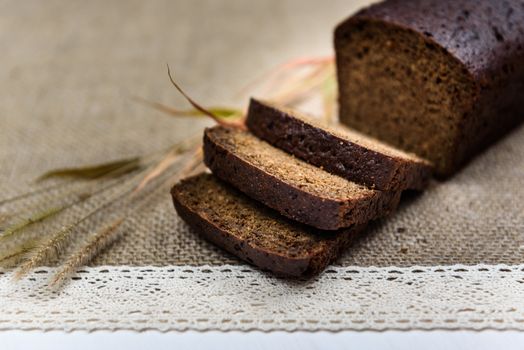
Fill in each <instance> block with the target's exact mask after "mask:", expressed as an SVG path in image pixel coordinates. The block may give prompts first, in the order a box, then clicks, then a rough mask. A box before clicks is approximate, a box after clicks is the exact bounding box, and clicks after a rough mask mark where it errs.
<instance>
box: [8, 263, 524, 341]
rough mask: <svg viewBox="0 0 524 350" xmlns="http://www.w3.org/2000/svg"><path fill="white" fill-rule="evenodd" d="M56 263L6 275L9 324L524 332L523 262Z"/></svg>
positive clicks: (27, 326)
mask: <svg viewBox="0 0 524 350" xmlns="http://www.w3.org/2000/svg"><path fill="white" fill-rule="evenodd" d="M52 272H53V269H52V268H42V269H39V270H38V271H35V272H34V273H33V274H32V275H30V276H29V277H28V278H26V279H24V280H22V281H20V282H17V283H15V282H13V281H12V276H11V274H12V273H11V272H9V271H4V272H3V275H2V276H0V298H1V301H2V308H1V311H0V328H1V329H41V330H51V329H61V330H77V329H81V330H89V331H91V330H98V329H106V330H116V329H130V330H137V331H138V330H145V329H155V330H160V331H167V330H187V329H192V330H212V329H213V330H252V329H256V330H265V331H269V330H289V331H291V330H331V331H338V330H348V329H353V330H365V329H366V330H369V329H374V330H384V329H437V328H445V329H456V328H467V329H484V328H494V329H520V330H524V265H514V266H507V265H477V266H460V265H456V266H442V267H410V268H395V267H390V268H362V267H359V268H352V267H332V268H330V269H328V270H327V271H326V272H325V273H324V274H322V275H321V276H319V277H318V278H316V279H313V280H311V281H305V282H301V281H288V280H282V279H277V278H274V277H272V276H270V275H268V274H264V273H261V272H259V271H257V270H255V269H252V268H249V267H243V266H233V265H226V266H220V267H218V266H199V267H190V266H173V267H117V266H107V267H96V268H86V269H84V270H81V271H78V273H77V274H76V276H75V277H74V280H73V281H71V283H69V284H67V285H66V286H65V287H63V288H62V289H60V290H52V289H49V288H48V287H45V284H46V283H47V282H48V280H49V279H50V277H51V273H52Z"/></svg>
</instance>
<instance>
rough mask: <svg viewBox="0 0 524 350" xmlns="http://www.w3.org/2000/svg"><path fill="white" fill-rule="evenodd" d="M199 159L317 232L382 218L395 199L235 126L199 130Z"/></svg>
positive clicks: (232, 181) (392, 193) (236, 184)
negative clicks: (201, 156) (201, 150)
mask: <svg viewBox="0 0 524 350" xmlns="http://www.w3.org/2000/svg"><path fill="white" fill-rule="evenodd" d="M204 161H205V163H206V165H207V166H208V167H209V168H210V169H211V171H213V173H214V174H215V175H216V176H217V177H219V178H221V179H222V180H225V181H227V182H229V183H231V184H232V185H233V186H235V187H236V188H238V189H239V190H241V191H242V192H244V193H246V194H247V195H248V196H250V197H252V198H254V199H256V200H258V201H260V202H262V203H263V204H265V205H267V206H269V207H271V208H273V209H275V210H277V211H278V212H280V213H281V214H282V215H285V216H287V217H289V218H291V219H294V220H296V221H299V222H302V223H304V224H307V225H311V226H313V227H316V228H319V229H323V230H336V229H339V228H343V227H349V226H351V225H353V224H358V223H365V222H368V221H369V220H372V219H375V218H377V217H380V216H384V215H386V214H388V213H389V212H391V211H392V210H394V209H395V208H396V206H397V204H398V202H399V199H400V193H399V192H394V191H390V192H383V191H376V190H371V189H368V188H367V187H365V186H362V185H358V184H356V183H354V182H351V181H348V180H346V179H343V178H341V177H339V176H336V175H332V174H330V173H328V172H326V171H324V170H322V169H320V168H317V167H315V166H313V165H311V164H308V163H306V162H304V161H302V160H300V159H297V158H295V157H293V156H292V155H290V154H288V153H286V152H284V151H282V150H279V149H278V148H275V147H273V146H271V145H269V144H268V143H267V142H265V141H262V140H260V139H258V138H257V137H255V136H254V135H253V134H251V133H249V132H247V131H243V130H240V129H235V128H226V127H223V126H216V127H214V128H210V129H206V130H205V132H204Z"/></svg>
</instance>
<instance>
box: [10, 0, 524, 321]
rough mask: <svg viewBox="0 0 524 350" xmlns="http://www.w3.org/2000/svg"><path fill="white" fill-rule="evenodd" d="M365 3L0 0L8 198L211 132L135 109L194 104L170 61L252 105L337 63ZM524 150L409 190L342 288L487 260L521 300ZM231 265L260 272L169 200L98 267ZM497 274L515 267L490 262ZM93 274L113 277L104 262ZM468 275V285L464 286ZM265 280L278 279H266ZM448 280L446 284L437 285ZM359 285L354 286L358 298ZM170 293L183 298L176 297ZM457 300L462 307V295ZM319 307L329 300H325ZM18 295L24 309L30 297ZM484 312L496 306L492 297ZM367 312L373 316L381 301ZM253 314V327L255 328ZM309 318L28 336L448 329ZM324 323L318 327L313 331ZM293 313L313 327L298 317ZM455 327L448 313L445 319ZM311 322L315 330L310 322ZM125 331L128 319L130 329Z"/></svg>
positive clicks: (192, 85) (207, 91) (484, 159)
mask: <svg viewBox="0 0 524 350" xmlns="http://www.w3.org/2000/svg"><path fill="white" fill-rule="evenodd" d="M366 2H367V1H330V2H328V3H326V2H320V1H299V0H293V1H290V0H287V1H276V0H275V1H256V2H255V1H249V2H247V1H240V0H238V1H233V0H227V1H211V0H209V1H203V0H198V1H189V0H187V1H152V2H144V1H110V2H108V1H89V2H83V1H46V2H39V1H24V2H19V1H3V2H1V3H0V47H1V49H2V50H1V51H2V60H1V62H2V66H1V69H0V160H1V163H0V164H1V166H0V178H1V179H2V181H1V184H0V193H2V196H1V197H8V196H10V195H14V194H16V193H19V192H20V191H24V189H27V188H29V187H31V186H33V185H32V183H31V180H33V179H34V178H35V176H37V175H38V174H40V173H42V172H43V171H45V170H48V169H52V168H56V167H62V166H70V165H78V164H86V163H96V162H99V161H106V160H109V159H116V158H121V157H125V156H132V155H136V154H143V153H145V152H149V151H153V150H159V149H162V148H164V147H167V146H168V145H170V144H172V143H173V142H174V141H175V140H178V139H180V138H181V137H184V136H187V135H188V134H190V133H192V132H197V131H198V130H200V129H201V128H202V126H204V125H206V123H207V122H205V121H202V122H201V121H196V120H194V119H178V120H175V119H173V118H170V117H168V116H164V115H162V114H161V113H159V112H156V111H153V110H151V109H148V108H147V107H144V106H142V105H140V104H137V103H135V102H133V101H132V100H131V99H130V96H131V95H138V96H141V97H145V98H150V99H153V100H157V101H160V102H163V103H165V104H169V105H174V106H182V105H183V103H184V102H183V100H182V99H181V98H180V97H179V96H178V95H177V93H176V91H174V89H173V88H172V87H171V86H170V85H169V83H168V80H167V77H166V69H165V63H169V64H170V65H171V66H172V67H173V68H174V70H175V73H176V76H177V79H178V81H179V82H181V83H182V84H183V85H184V86H185V87H186V89H187V90H188V91H190V93H191V94H192V96H194V97H196V98H198V99H199V100H200V101H205V102H206V103H207V104H233V105H235V104H236V105H240V106H242V105H243V104H245V102H246V101H245V99H237V100H234V99H233V98H232V96H233V95H234V93H235V92H236V91H238V90H240V89H241V88H242V87H243V86H244V85H245V84H246V83H247V82H249V81H250V80H251V79H253V78H255V77H257V76H259V75H260V74H261V73H263V72H265V71H267V70H268V69H269V68H271V67H273V66H274V65H276V64H278V63H281V62H283V61H286V60H288V59H291V58H296V57H299V56H315V55H325V54H330V53H331V52H332V29H333V27H334V25H335V24H336V23H337V22H338V21H340V20H341V19H343V18H344V17H345V16H346V15H348V14H350V13H351V12H353V11H354V10H355V9H356V8H358V7H360V6H361V5H362V4H364V3H366ZM523 149H524V128H522V127H521V128H519V129H517V130H515V131H514V132H513V133H512V134H510V135H508V136H507V137H506V138H504V139H503V140H502V141H501V142H499V143H498V144H496V145H495V146H493V147H492V148H490V149H489V150H488V151H487V152H485V153H484V154H482V155H480V156H479V157H477V158H476V159H475V160H474V161H473V162H472V163H471V164H470V165H468V166H467V167H466V168H465V169H464V170H463V171H462V172H460V173H459V174H458V175H457V176H455V177H454V178H453V179H451V180H449V181H446V182H433V183H432V184H431V186H430V188H429V189H428V190H427V191H426V192H425V193H424V194H423V195H419V196H415V195H409V196H407V197H406V198H405V199H404V200H403V203H402V205H401V207H400V209H399V210H398V212H397V213H396V214H395V215H394V216H392V217H390V218H387V219H385V220H382V221H379V222H377V223H375V224H373V225H372V227H370V229H369V230H368V231H367V233H366V234H365V236H363V237H362V239H360V240H359V241H358V242H357V243H356V244H355V245H354V246H353V247H352V248H351V249H350V250H348V251H347V252H346V253H345V254H344V256H343V257H342V258H341V259H340V260H339V261H338V262H337V263H336V266H338V267H336V268H335V269H342V270H343V272H340V271H342V270H340V271H339V270H333V271H335V272H336V271H338V273H339V274H340V276H339V280H338V282H339V283H350V282H348V280H347V279H344V278H343V275H344V274H345V273H348V271H350V272H351V271H353V270H356V271H357V272H358V271H364V272H366V271H368V272H369V270H366V269H368V267H378V270H379V271H382V272H384V273H386V274H388V273H390V272H391V269H388V267H390V266H396V267H399V269H400V270H399V271H406V272H409V271H413V269H410V267H411V266H415V265H417V266H426V267H428V269H429V270H430V272H431V271H433V272H434V271H435V270H436V271H437V272H439V271H440V270H439V269H438V268H434V266H438V265H448V266H449V265H451V266H453V265H456V264H461V265H477V264H487V265H488V267H480V268H474V270H475V271H477V272H479V273H481V274H482V272H483V271H488V272H489V276H488V279H489V280H490V281H492V282H493V279H494V278H495V279H497V278H498V277H499V276H498V274H500V273H501V272H499V270H501V269H502V270H503V271H504V270H507V271H506V272H511V273H513V274H514V275H512V277H511V278H513V277H514V281H515V283H513V284H510V285H509V286H507V288H506V287H505V288H506V289H505V290H506V291H507V293H508V295H509V296H514V297H520V299H522V297H523V296H524V294H523V288H522V286H523V285H524V284H523V279H522V277H523V276H522V269H521V268H519V267H518V266H519V264H522V263H524V200H523V199H522V198H524V186H523V185H524V180H523V178H524V152H522V150H523ZM224 264H229V265H228V268H229V269H233V270H234V271H235V268H236V269H239V271H244V273H247V274H255V276H258V275H256V274H257V272H256V271H253V270H252V269H250V268H247V266H246V265H243V264H242V263H241V262H239V261H238V260H237V259H235V258H234V257H232V256H231V255H228V254H226V253H224V252H222V251H220V250H218V249H216V248H215V247H213V246H212V245H210V244H208V243H206V242H204V241H202V240H201V239H199V238H198V237H197V236H195V234H194V233H193V232H191V231H190V230H188V229H187V227H186V226H185V224H184V223H183V222H181V221H180V220H179V218H178V217H177V216H176V214H175V212H174V210H173V208H172V203H171V201H170V198H169V194H168V193H167V192H166V193H164V194H163V195H160V196H159V197H158V200H156V201H155V202H154V205H151V206H149V207H148V208H147V210H145V211H143V212H142V215H140V216H137V217H135V218H134V220H133V222H132V225H128V226H127V227H126V234H125V235H124V237H123V238H122V239H121V240H119V241H118V242H117V243H116V244H114V245H113V246H112V247H111V249H110V250H108V251H107V252H105V253H103V254H102V255H100V256H99V257H98V258H96V260H95V261H94V262H93V263H92V265H93V266H105V265H127V266H131V269H133V268H132V266H137V267H141V266H158V267H159V271H161V273H160V274H159V275H158V276H162V274H163V273H166V270H164V269H162V268H161V267H164V266H173V270H171V271H181V272H180V273H182V274H183V273H184V272H183V271H186V270H187V269H188V267H187V266H193V268H195V269H196V270H198V271H200V272H201V269H200V270H199V266H208V267H209V269H210V270H209V271H218V270H217V269H220V267H221V266H222V265H224ZM497 264H505V265H508V266H507V267H503V268H493V267H490V266H492V265H497ZM176 266H180V268H177V267H176ZM208 267H206V269H207V268H208ZM381 268H384V269H383V270H380V269H381ZM402 268H404V270H402ZM189 269H190V270H191V268H189ZM242 269H244V270H242ZM88 270H89V269H88ZM113 270H114V271H113ZM113 270H111V271H113V273H114V274H115V276H119V274H118V273H119V272H118V271H120V270H118V269H113ZM153 270H154V268H153ZM444 270H446V269H444ZM444 270H442V271H444ZM448 270H449V268H448V269H447V270H446V271H448ZM455 270H457V269H454V270H453V269H451V270H449V271H455ZM462 270H463V271H469V272H468V273H471V270H468V268H464V267H461V268H458V272H457V273H458V274H460V272H461V271H462ZM92 271H95V272H96V271H100V270H99V269H98V270H97V269H96V268H93V270H92ZM126 271H128V272H129V270H126ZM132 271H134V273H138V274H140V271H142V270H140V268H138V269H136V268H135V270H132ZM148 271H152V270H148ZM206 271H207V270H206ZM95 272H93V273H95ZM106 272H107V271H106ZM426 272H427V271H426ZM488 272H486V273H488ZM203 273H204V274H205V273H206V272H205V271H204V272H203ZM375 273H376V271H375ZM468 273H465V276H462V277H461V276H458V277H457V278H459V279H460V278H465V279H467V276H468ZM146 275H147V273H146ZM428 275H431V274H430V273H428ZM158 276H156V277H155V278H159V277H158ZM485 277H486V276H484V277H482V278H480V279H481V280H482V279H483V278H485ZM253 278H254V277H253ZM260 278H261V279H263V280H266V279H270V277H268V276H263V277H260ZM417 278H418V277H417ZM431 278H434V277H431ZM431 278H429V279H431ZM116 279H118V277H116ZM160 279H161V278H160ZM501 279H504V276H501ZM215 280H216V279H215ZM254 280H256V278H254ZM437 280H438V278H437V279H435V280H434V281H433V282H434V283H437V284H438V281H437ZM319 281H320V282H319ZM319 281H317V283H328V282H326V281H329V279H328V278H327V277H321V278H320V280H319ZM446 281H447V280H446ZM77 282H78V281H77ZM368 282H369V281H368ZM368 282H366V283H368ZM433 282H432V283H433ZM470 282H471V281H470ZM517 282H518V283H517ZM74 283H75V282H73V283H72V284H74ZM78 283H80V282H78ZM261 283H262V285H264V283H263V282H261ZM274 283H275V282H274V281H273V282H271V283H269V282H268V283H267V284H268V285H274ZM428 283H429V282H428ZM468 283H469V282H468ZM87 285H89V284H87ZM177 285H178V286H179V287H180V284H177ZM408 285H410V284H408ZM493 285H497V283H494V284H493ZM367 286H368V287H369V283H368V284H367ZM477 286H478V284H477ZM26 287H27V286H26ZM26 287H23V288H26ZM288 287H289V286H288ZM470 287H471V286H470V285H469V284H467V283H466V284H465V285H464V286H462V288H463V290H466V288H470ZM5 288H8V287H5ZM9 288H11V287H9ZM16 288H22V287H16ZM180 288H182V287H180ZM236 288H240V287H236ZM330 288H331V287H330ZM351 288H356V287H355V286H354V285H353V286H351ZM375 288H379V286H376V287H375ZM472 288H473V289H474V288H477V287H472ZM260 289H261V290H263V288H262V287H260ZM368 289H369V288H367V287H366V284H365V283H364V285H363V286H362V288H361V289H360V291H361V292H362V293H369V292H370V291H369V290H368ZM444 289H445V288H444ZM477 289H479V290H482V292H486V293H487V294H489V295H490V296H491V299H490V300H491V302H492V303H499V302H500V301H501V300H502V299H501V298H502V295H501V294H500V293H499V294H497V293H494V292H493V290H491V291H490V289H489V288H488V289H487V291H486V289H483V288H482V284H481V287H478V288H477ZM0 290H2V288H1V287H0ZM358 291H359V289H358V288H357V289H355V290H353V291H352V292H353V293H358ZM346 292H347V290H346ZM294 293H296V291H295V292H294ZM412 293H415V294H416V293H418V292H414V291H412ZM211 294H212V293H211ZM408 294H409V293H408ZM415 294H413V295H415ZM13 295H14V294H13V293H11V292H10V293H7V294H3V296H4V297H7V296H10V297H13ZM417 295H419V296H420V293H419V294H417ZM479 295H480V294H479ZM508 295H505V296H504V298H505V300H508V298H509V297H508ZM215 296H216V295H215ZM172 297H173V298H176V295H175V296H172ZM397 297H398V295H397ZM433 297H435V296H433ZM20 298H21V297H20ZM64 298H65V297H64ZM137 298H138V297H137ZM449 298H451V299H453V295H451V296H449ZM474 298H476V297H474ZM510 299H511V298H510ZM520 299H519V298H517V299H515V300H520ZM9 300H11V302H12V301H13V300H12V299H9ZM17 300H18V299H17ZM315 300H317V301H318V302H319V303H321V300H319V299H315ZM448 300H449V299H448ZM18 301H20V303H19V307H20V308H22V309H23V308H24V301H23V300H22V299H20V300H18ZM455 301H457V303H456V304H455V305H456V306H457V310H458V309H460V303H461V302H462V301H461V299H460V298H458V297H457V299H456V300H455ZM476 302H477V304H478V303H482V302H483V301H482V300H480V301H478V300H477V301H476ZM297 303H298V302H297ZM415 304H416V302H415ZM423 304H430V303H428V299H425V300H423V299H421V300H420V301H419V305H423ZM517 304H518V305H515V304H512V305H511V307H509V306H508V310H506V311H504V310H502V309H500V310H499V311H500V312H501V313H502V314H499V315H498V316H497V317H492V318H491V321H489V320H487V318H485V323H482V322H484V321H482V322H481V324H480V326H479V322H477V323H475V321H471V320H475V319H477V321H478V319H479V317H480V316H478V315H479V314H482V312H484V311H482V312H480V311H479V312H477V313H476V312H473V315H474V316H475V317H474V316H471V317H470V318H468V319H464V320H463V321H461V322H462V323H460V324H459V325H458V326H459V327H465V328H484V327H497V328H522V327H523V326H524V325H523V323H522V322H523V321H522V319H523V318H524V305H523V304H522V303H519V302H517ZM42 305H45V303H43V304H42ZM485 305H487V306H489V305H492V304H490V303H487V302H486V303H485ZM361 307H363V308H365V307H366V305H361ZM466 309H467V308H466ZM488 309H489V308H488ZM221 310H222V311H223V312H226V311H227V312H231V310H224V309H221ZM284 310H287V309H286V308H284ZM333 310H334V312H336V310H335V309H333ZM366 310H367V311H368V312H371V314H374V311H373V308H371V307H370V306H369V305H367V309H366ZM443 310H448V309H447V308H446V306H445V304H443V308H442V309H440V310H438V313H442V312H444V311H443ZM497 310H498V309H497ZM11 311H12V313H10V312H9V311H6V313H5V314H4V316H5V317H3V318H2V317H0V321H2V320H3V321H2V322H3V324H4V328H10V327H14V328H17V327H18V328H28V327H25V326H24V325H23V323H16V322H14V321H13V320H14V319H15V317H14V316H13V315H14V314H15V311H16V310H14V309H13V310H11ZM26 311H27V310H26ZM113 311H114V310H113ZM127 311H129V310H127ZM379 311H380V310H377V312H378V313H379ZM390 311H391V310H390ZM448 311H449V310H448ZM455 311H456V310H455ZM34 312H35V313H36V311H34ZM205 312H206V313H208V312H210V310H205ZM211 312H220V310H219V311H216V310H215V311H213V310H211ZM396 312H400V311H398V310H397V311H396ZM421 312H422V311H421ZM504 312H506V313H504ZM253 315H255V314H253ZM253 315H252V317H251V318H252V319H256V316H253ZM312 315H314V314H310V315H303V319H302V321H300V322H299V323H298V325H296V324H294V325H292V326H289V327H287V326H282V325H285V324H286V323H285V322H284V323H280V324H279V325H271V324H269V326H268V325H267V324H264V323H254V324H249V325H248V326H245V325H244V326H245V327H244V326H242V322H241V320H240V321H239V320H236V321H235V320H233V321H232V322H230V323H227V322H226V323H223V324H222V323H221V324H220V326H217V324H216V323H213V324H212V323H209V322H208V323H206V322H204V321H202V320H201V322H200V323H199V322H198V321H195V320H193V321H190V323H189V325H188V324H184V322H178V321H176V319H175V318H172V319H169V321H167V325H165V324H166V323H162V322H160V321H159V322H160V323H158V322H157V323H153V324H147V322H146V324H145V325H144V324H143V323H140V322H138V323H137V324H133V325H132V326H130V325H128V324H125V325H122V327H119V323H118V322H116V323H114V322H113V323H111V322H110V321H108V322H109V323H107V324H106V323H103V322H102V321H100V322H99V323H96V322H95V324H94V325H93V324H92V323H93V322H91V324H89V322H87V321H86V322H84V323H80V324H76V325H75V326H69V327H68V326H66V325H65V323H63V321H64V320H63V319H58V320H56V319H55V320H54V322H55V323H51V324H50V325H48V326H45V325H43V324H40V323H37V324H36V325H35V324H32V325H31V326H30V327H29V328H54V329H55V328H81V329H95V328H131V329H143V328H158V329H185V328H191V329H209V328H219V329H247V328H254V329H268V330H270V329H320V328H325V329H354V328H381V329H383V328H398V326H399V325H402V326H401V328H419V327H422V328H439V327H447V326H446V323H445V322H444V321H443V323H438V324H437V323H431V322H429V323H420V322H419V323H416V322H415V323H413V322H411V321H409V322H407V323H406V322H403V323H400V324H390V323H388V322H389V321H388V320H387V319H386V321H385V324H384V322H382V323H380V322H378V323H376V324H371V325H370V324H368V323H367V321H366V322H364V323H362V322H361V323H358V322H354V323H352V322H353V321H358V320H356V319H352V318H351V315H349V316H348V315H346V318H345V320H349V321H348V322H342V323H340V322H339V323H336V322H335V323H329V322H327V323H326V322H324V321H325V320H324V321H323V320H322V319H321V316H322V315H316V316H314V317H313V316H312ZM508 315H509V316H511V317H509V316H508ZM295 316H296V315H295ZM477 316H478V317H477ZM506 316H508V317H509V318H507V317H506ZM315 317H317V320H316V323H315V322H313V321H315ZM28 318H29V319H30V318H31V317H28ZM233 318H234V317H233ZM244 318H245V317H244ZM248 318H249V317H248ZM295 318H298V319H300V317H299V316H296V317H295ZM409 318H410V317H408V319H409ZM445 318H446V317H445V315H443V317H442V319H445ZM501 318H502V319H504V322H502V323H501V322H499V321H500V319H501ZM87 319H89V318H86V320H87ZM306 319H309V320H313V321H312V322H311V323H308V322H306V321H305V320H306ZM420 319H421V318H419V320H420ZM480 319H482V317H480ZM497 319H498V320H499V321H496V320H497ZM410 320H412V318H411V319H410ZM519 320H520V321H519ZM120 321H121V323H122V322H124V321H123V319H122V320H120ZM179 321H180V320H179ZM259 321H260V320H259ZM350 321H351V322H350ZM397 321H398V320H397ZM60 322H62V323H60ZM186 322H187V320H186ZM260 322H262V321H260ZM319 322H320V323H319ZM519 322H520V323H519ZM62 324H63V325H64V326H63V327H62V326H61V325H62ZM158 324H164V326H158ZM206 324H207V325H208V326H206ZM228 324H229V325H230V326H228ZM110 325H113V326H110ZM264 325H265V326H264ZM450 327H457V324H456V323H455V324H454V323H453V322H452V323H451V324H450Z"/></svg>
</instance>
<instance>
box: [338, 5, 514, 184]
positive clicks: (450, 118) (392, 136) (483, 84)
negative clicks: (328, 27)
mask: <svg viewBox="0 0 524 350" xmlns="http://www.w3.org/2000/svg"><path fill="white" fill-rule="evenodd" d="M335 49H336V61H337V74H338V83H339V92H340V94H339V99H340V120H341V122H342V123H345V124H347V125H348V126H350V127H351V128H354V129H357V130H359V131H361V132H363V133H365V134H368V135H371V136H374V137H376V138H378V139H380V140H383V141H385V142H388V143H390V144H391V145H394V146H396V147H398V148H400V149H403V150H406V151H409V152H414V153H416V154H417V155H419V156H421V157H423V158H425V159H429V160H430V161H432V162H433V163H434V164H435V166H436V173H437V174H438V175H440V176H448V175H450V174H453V173H454V172H455V171H456V170H457V169H459V168H460V167H461V166H462V165H463V164H464V163H465V162H467V161H468V160H469V159H471V157H472V156H473V155H474V154H476V153H477V152H478V151H480V150H482V149H483V148H484V147H486V146H487V145H489V144H490V143H492V142H493V141H494V140H496V139H497V138H498V137H500V136H502V135H503V134H504V133H506V132H507V131H508V130H509V129H510V128H512V127H514V126H515V125H516V124H518V123H520V122H521V121H522V120H523V119H524V104H523V102H522V101H524V2H523V1H522V0H504V1H502V0H501V1H498V0H497V1H494V0H453V1H451V0H447V1H446V0H410V1H407V0H388V1H385V2H382V3H379V4H376V5H373V6H371V7H369V8H366V9H364V10H362V11H360V12H358V13H357V14H356V15H354V16H352V17H350V18H349V19H348V20H346V21H344V22H343V23H341V24H340V25H339V26H338V27H337V29H336V31H335Z"/></svg>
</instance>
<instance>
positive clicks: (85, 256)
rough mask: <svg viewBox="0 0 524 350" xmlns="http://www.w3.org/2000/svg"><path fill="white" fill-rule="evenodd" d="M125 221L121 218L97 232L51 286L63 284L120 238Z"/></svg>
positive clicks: (61, 270)
mask: <svg viewBox="0 0 524 350" xmlns="http://www.w3.org/2000/svg"><path fill="white" fill-rule="evenodd" d="M124 220H125V218H124V217H121V218H119V219H117V220H115V221H113V222H112V223H111V224H110V225H108V226H106V227H104V228H103V229H102V230H100V231H98V232H96V233H95V234H94V235H93V236H92V237H91V238H90V239H89V240H88V242H87V243H86V244H85V245H84V246H83V247H82V248H81V249H80V250H78V251H77V252H76V253H74V254H73V255H71V256H70V257H69V258H68V259H67V261H66V262H65V263H64V264H63V266H62V268H61V269H60V271H59V272H58V273H57V274H56V275H55V276H54V277H53V280H52V281H51V285H55V284H57V283H59V282H62V281H63V280H64V279H65V278H66V277H67V276H69V275H70V274H71V273H72V272H73V271H74V270H75V269H76V268H77V267H79V266H82V265H85V264H86V263H88V262H89V261H91V259H92V258H93V257H94V256H96V255H98V253H99V252H101V251H102V250H104V249H105V248H107V247H108V246H109V245H110V244H111V243H113V242H114V241H115V240H116V239H117V238H118V234H119V233H120V231H119V230H118V228H119V227H120V225H121V224H122V223H123V222H124Z"/></svg>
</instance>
